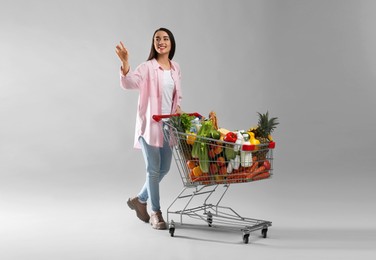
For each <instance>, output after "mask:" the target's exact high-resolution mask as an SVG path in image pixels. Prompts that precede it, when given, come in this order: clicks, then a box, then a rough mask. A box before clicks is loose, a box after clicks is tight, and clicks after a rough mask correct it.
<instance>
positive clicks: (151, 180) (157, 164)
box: [138, 137, 172, 212]
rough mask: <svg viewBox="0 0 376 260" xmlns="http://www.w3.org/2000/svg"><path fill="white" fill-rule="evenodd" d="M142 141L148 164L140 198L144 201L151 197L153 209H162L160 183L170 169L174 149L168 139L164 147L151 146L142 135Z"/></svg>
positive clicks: (143, 152)
mask: <svg viewBox="0 0 376 260" xmlns="http://www.w3.org/2000/svg"><path fill="white" fill-rule="evenodd" d="M140 143H141V148H142V154H143V156H144V160H145V165H146V181H145V184H144V186H143V187H142V189H141V191H140V193H139V194H138V198H139V200H141V201H143V202H146V201H147V200H148V199H149V198H150V202H151V210H152V211H154V212H156V211H159V210H160V209H161V206H160V202H159V201H160V196H159V183H160V182H161V180H162V179H163V177H164V176H165V175H166V174H167V173H168V171H169V170H170V166H171V159H172V150H171V147H170V145H169V142H168V141H166V140H164V141H163V147H155V146H150V145H148V144H147V143H146V141H145V140H144V138H142V137H140Z"/></svg>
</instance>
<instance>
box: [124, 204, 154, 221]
mask: <svg viewBox="0 0 376 260" xmlns="http://www.w3.org/2000/svg"><path fill="white" fill-rule="evenodd" d="M127 204H128V207H129V208H130V209H131V210H134V211H136V215H137V217H138V218H139V219H140V220H141V221H143V222H145V223H149V220H144V219H142V218H141V214H140V213H139V212H138V210H136V207H135V206H134V204H133V203H132V201H131V200H130V199H128V201H127ZM149 219H150V218H149Z"/></svg>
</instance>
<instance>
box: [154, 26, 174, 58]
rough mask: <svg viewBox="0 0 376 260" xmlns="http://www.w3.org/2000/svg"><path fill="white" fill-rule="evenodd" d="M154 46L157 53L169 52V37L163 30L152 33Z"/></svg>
mask: <svg viewBox="0 0 376 260" xmlns="http://www.w3.org/2000/svg"><path fill="white" fill-rule="evenodd" d="M154 48H155V50H156V51H157V53H158V54H159V55H162V54H167V55H168V54H169V52H170V50H171V41H170V37H169V36H168V34H167V33H166V32H165V31H158V32H156V33H155V35H154Z"/></svg>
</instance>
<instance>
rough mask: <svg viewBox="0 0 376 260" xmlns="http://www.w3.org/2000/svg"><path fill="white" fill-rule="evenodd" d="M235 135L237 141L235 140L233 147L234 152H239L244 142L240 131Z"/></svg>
mask: <svg viewBox="0 0 376 260" xmlns="http://www.w3.org/2000/svg"><path fill="white" fill-rule="evenodd" d="M236 135H237V139H236V142H235V145H234V151H235V152H239V151H240V150H241V148H242V144H243V142H244V140H243V134H242V133H241V131H238V132H237V134H236Z"/></svg>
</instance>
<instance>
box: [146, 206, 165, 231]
mask: <svg viewBox="0 0 376 260" xmlns="http://www.w3.org/2000/svg"><path fill="white" fill-rule="evenodd" d="M150 224H151V226H152V227H153V228H155V229H166V222H165V221H164V220H163V217H162V212H161V211H160V210H159V211H157V212H152V213H151V216H150Z"/></svg>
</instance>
